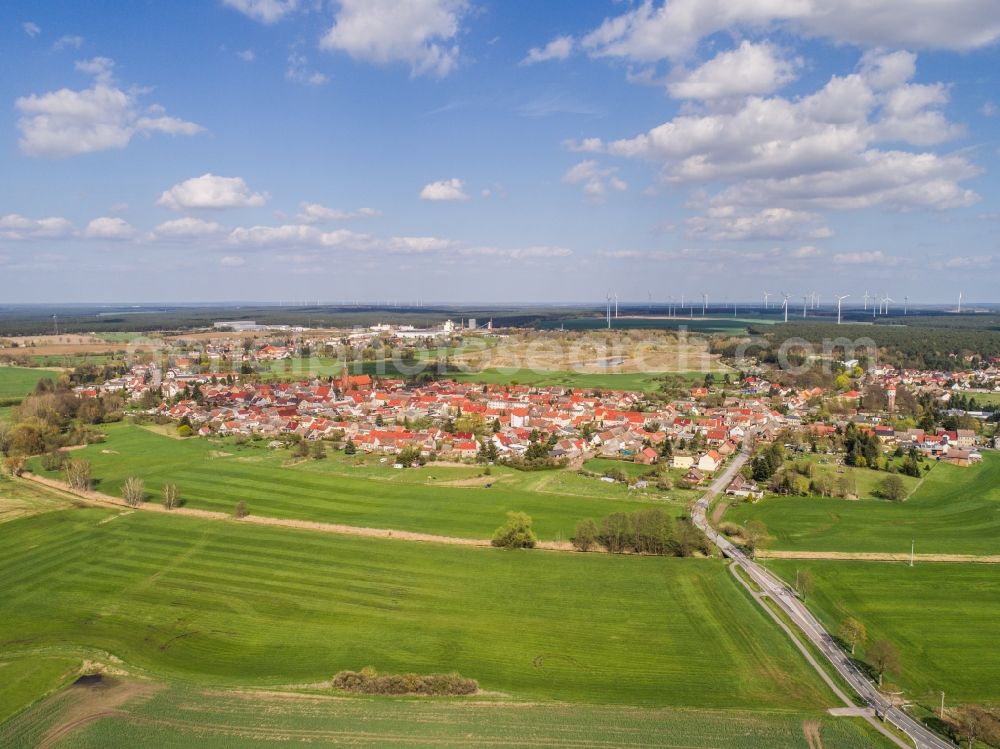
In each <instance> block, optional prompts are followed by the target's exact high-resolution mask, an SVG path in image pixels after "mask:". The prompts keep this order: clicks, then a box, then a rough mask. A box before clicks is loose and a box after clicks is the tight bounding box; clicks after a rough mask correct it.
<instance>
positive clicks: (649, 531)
mask: <svg viewBox="0 0 1000 749" xmlns="http://www.w3.org/2000/svg"><path fill="white" fill-rule="evenodd" d="M571 541H572V543H573V548H575V549H577V550H578V551H592V550H595V549H597V548H598V547H603V548H604V549H605V550H606V551H608V552H610V553H612V554H652V555H657V556H675V557H689V556H692V555H693V554H695V553H701V554H706V555H708V554H710V553H711V550H712V547H711V544H710V543H709V541H708V538H707V537H706V536H705V534H704V533H702V531H701V530H700V529H699V528H697V527H696V526H695V525H694V523H692V522H691V519H690V518H687V517H681V518H676V519H675V518H673V517H671V516H670V515H669V514H667V513H666V512H665V511H664V510H662V509H660V508H659V507H651V508H648V509H645V510H637V511H635V512H613V513H611V514H609V515H605V516H604V517H603V518H601V520H600V521H599V522H598V521H596V520H594V519H593V518H587V519H585V520H581V521H580V522H578V523H577V524H576V530H575V532H574V534H573V538H572V539H571Z"/></svg>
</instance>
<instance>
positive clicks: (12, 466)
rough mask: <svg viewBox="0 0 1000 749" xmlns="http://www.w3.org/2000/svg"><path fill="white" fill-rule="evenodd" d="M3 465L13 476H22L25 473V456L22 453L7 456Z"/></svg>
mask: <svg viewBox="0 0 1000 749" xmlns="http://www.w3.org/2000/svg"><path fill="white" fill-rule="evenodd" d="M3 467H4V470H6V471H7V473H9V474H10V475H11V476H20V475H21V474H22V473H24V458H22V457H21V456H20V455H14V456H11V457H9V458H5V459H4V461H3Z"/></svg>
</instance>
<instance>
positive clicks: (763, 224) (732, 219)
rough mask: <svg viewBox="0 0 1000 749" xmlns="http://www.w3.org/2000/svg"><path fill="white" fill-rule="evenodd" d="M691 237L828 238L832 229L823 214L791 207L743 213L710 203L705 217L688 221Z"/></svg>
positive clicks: (726, 238)
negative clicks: (824, 219) (826, 224)
mask: <svg viewBox="0 0 1000 749" xmlns="http://www.w3.org/2000/svg"><path fill="white" fill-rule="evenodd" d="M687 226H688V234H689V235H690V236H707V237H708V238H709V239H713V240H717V241H718V240H733V239H796V238H799V239H804V238H808V239H826V238H827V237H829V236H831V232H830V230H829V229H828V228H827V227H826V226H825V225H824V224H823V221H822V217H821V216H819V215H817V214H815V213H811V212H808V211H795V210H791V209H789V208H764V209H763V210H760V211H757V212H756V213H745V212H741V211H740V210H739V209H737V208H736V207H734V206H720V205H716V206H711V207H710V208H709V210H708V212H707V214H706V215H704V216H693V217H691V218H689V219H688V220H687Z"/></svg>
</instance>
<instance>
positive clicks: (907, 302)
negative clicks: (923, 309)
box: [903, 296, 910, 317]
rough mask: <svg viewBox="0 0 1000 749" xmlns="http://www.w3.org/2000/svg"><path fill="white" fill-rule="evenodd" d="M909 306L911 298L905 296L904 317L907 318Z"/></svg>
mask: <svg viewBox="0 0 1000 749" xmlns="http://www.w3.org/2000/svg"><path fill="white" fill-rule="evenodd" d="M909 304H910V297H908V296H904V297H903V317H906V308H907V307H908V306H909Z"/></svg>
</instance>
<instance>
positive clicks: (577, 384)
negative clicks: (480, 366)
mask: <svg viewBox="0 0 1000 749" xmlns="http://www.w3.org/2000/svg"><path fill="white" fill-rule="evenodd" d="M720 369H721V367H720ZM676 374H677V375H679V376H681V377H683V378H685V379H686V380H689V381H690V382H696V381H700V380H703V379H704V378H705V373H704V372H678V373H676ZM665 376H666V373H663V372H625V373H620V374H619V373H608V374H603V373H601V374H588V373H586V372H582V373H581V372H557V371H539V370H532V369H484V370H482V371H481V372H459V371H453V372H448V373H447V375H446V377H448V378H450V379H453V380H456V381H457V382H482V383H485V384H487V385H532V386H537V387H549V386H562V387H568V388H576V389H580V390H634V391H638V392H649V391H653V390H658V389H659V388H660V384H661V383H662V381H663V378H664V377H665Z"/></svg>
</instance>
